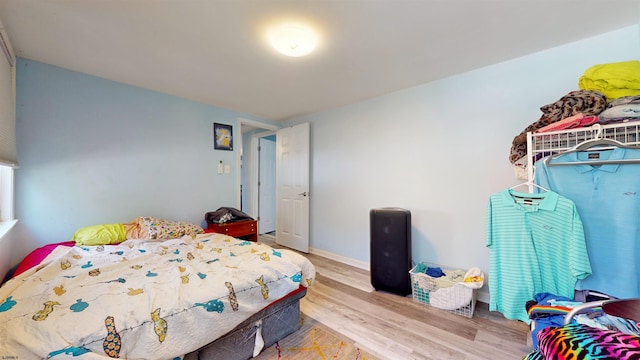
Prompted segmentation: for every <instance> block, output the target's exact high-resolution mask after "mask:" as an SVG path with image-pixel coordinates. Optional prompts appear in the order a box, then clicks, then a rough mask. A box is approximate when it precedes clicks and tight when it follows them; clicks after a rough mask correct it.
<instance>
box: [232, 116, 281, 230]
mask: <svg viewBox="0 0 640 360" xmlns="http://www.w3.org/2000/svg"><path fill="white" fill-rule="evenodd" d="M238 123H239V125H240V132H241V135H242V136H241V144H240V151H239V152H238V169H240V171H239V172H240V173H239V176H238V196H239V201H238V202H239V204H240V209H241V210H242V211H243V212H245V213H247V214H249V215H250V216H251V217H253V218H254V219H257V220H258V233H259V234H261V235H262V234H267V235H269V234H270V233H271V232H273V231H275V224H276V196H275V174H276V170H275V163H276V153H275V141H276V130H277V129H278V127H277V126H274V125H269V124H263V123H259V122H256V121H252V120H247V119H238Z"/></svg>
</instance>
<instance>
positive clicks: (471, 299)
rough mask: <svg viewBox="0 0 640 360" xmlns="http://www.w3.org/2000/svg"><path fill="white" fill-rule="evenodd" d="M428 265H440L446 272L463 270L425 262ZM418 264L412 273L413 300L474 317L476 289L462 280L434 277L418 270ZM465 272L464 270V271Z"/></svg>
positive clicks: (410, 272)
mask: <svg viewBox="0 0 640 360" xmlns="http://www.w3.org/2000/svg"><path fill="white" fill-rule="evenodd" d="M423 264H424V265H426V266H427V267H439V268H441V269H442V270H443V271H444V272H445V274H450V273H453V272H456V271H458V272H460V271H462V270H456V269H447V268H444V267H442V266H440V265H435V264H429V263H423ZM417 267H418V266H417V265H416V266H415V267H414V268H413V269H411V271H409V274H410V275H411V290H412V295H413V301H415V302H419V303H422V304H428V305H431V306H433V307H435V308H438V309H444V310H447V311H449V312H452V313H454V314H458V315H463V316H466V317H473V311H474V310H475V307H476V296H477V295H476V293H477V290H476V289H472V288H470V287H468V286H467V285H465V284H464V283H462V282H460V281H451V280H450V279H448V277H440V278H434V277H431V276H429V275H427V274H425V273H422V272H416V268H417ZM462 273H463V274H464V272H462Z"/></svg>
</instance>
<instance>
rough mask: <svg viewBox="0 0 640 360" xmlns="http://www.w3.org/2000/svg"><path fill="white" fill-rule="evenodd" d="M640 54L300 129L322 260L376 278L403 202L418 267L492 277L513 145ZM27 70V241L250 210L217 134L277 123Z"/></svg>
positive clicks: (461, 86) (551, 69) (392, 97)
mask: <svg viewBox="0 0 640 360" xmlns="http://www.w3.org/2000/svg"><path fill="white" fill-rule="evenodd" d="M467 56H473V55H472V54H467ZM638 58H640V39H639V29H638V26H633V27H629V28H626V29H622V30H620V31H616V32H612V33H608V34H603V35H600V36H597V37H594V38H590V39H586V40H583V41H580V42H577V43H573V44H568V45H565V46H562V47H558V48H554V49H549V50H547V51H543V52H540V53H536V54H532V55H529V56H526V57H522V58H518V59H513V60H511V61H507V62H503V63H500V64H496V65H493V66H489V67H485V68H481V69H478V70H475V71H471V72H468V73H465V74H460V75H458V76H453V77H450V78H447V79H443V80H440V81H436V82H433V83H429V84H424V85H421V86H417V87H414V88H410V89H406V90H403V91H399V92H395V93H392V94H388V95H385V96H381V97H378V98H375V99H370V100H367V101H363V102H359V103H355V104H351V105H348V106H344V107H341V108H337V109H332V110H329V111H324V112H320V113H316V114H311V115H308V116H303V117H300V118H297V119H293V120H291V121H289V122H287V124H286V125H292V124H296V123H302V122H310V123H311V137H312V138H311V157H312V158H311V169H312V170H311V189H310V192H311V194H312V195H311V249H312V251H314V252H317V253H320V254H325V255H330V256H333V257H335V258H338V259H340V260H347V261H351V262H352V263H354V264H355V265H360V266H362V267H366V265H367V263H368V261H369V217H368V215H369V210H370V209H372V208H376V207H384V206H398V207H404V208H407V209H409V210H411V212H412V217H413V229H412V230H413V231H412V235H413V249H414V251H413V258H414V260H416V261H432V262H437V263H441V264H445V265H449V266H454V267H460V268H468V267H471V266H479V267H481V268H482V269H483V270H484V271H485V272H486V271H487V269H488V250H487V249H486V247H485V216H486V205H487V201H488V198H489V196H490V195H491V194H493V193H494V192H497V191H501V190H503V189H504V188H506V187H509V186H513V185H515V184H518V183H520V182H521V180H517V179H516V178H515V176H514V172H513V167H512V166H511V164H510V163H509V161H508V159H507V158H508V155H509V148H510V145H511V141H512V139H513V137H514V136H515V135H517V134H518V133H519V132H520V131H522V129H524V128H525V127H526V126H527V125H529V124H530V123H532V122H534V121H536V120H537V119H538V118H539V117H540V115H541V112H540V110H539V108H540V106H542V105H545V104H548V103H552V102H555V101H556V100H558V99H559V98H560V97H562V96H563V95H565V94H566V93H567V92H569V91H572V90H576V89H577V82H578V78H579V77H580V76H581V75H582V74H583V73H584V70H586V69H587V68H588V67H590V66H592V65H595V64H601V63H608V62H615V61H624V60H630V59H638ZM17 70H18V74H17V136H18V156H19V160H20V165H21V167H20V169H18V170H17V172H16V213H17V218H18V219H20V223H19V227H20V229H21V231H22V234H21V237H22V239H21V240H22V243H23V244H24V246H26V247H33V245H34V244H43V243H49V242H55V241H62V240H66V239H68V238H69V237H70V236H71V235H72V234H73V232H74V231H75V229H77V228H78V227H82V226H86V225H91V224H96V223H108V222H126V221H130V220H132V219H133V218H134V217H136V216H140V215H151V216H160V217H166V218H170V219H174V220H187V221H191V222H200V221H201V219H202V217H203V214H204V213H205V212H206V211H209V210H214V209H216V208H218V207H220V206H229V204H234V206H235V204H236V201H237V194H236V193H235V187H236V184H237V180H236V176H235V171H236V169H235V168H234V169H232V174H231V175H217V174H216V166H217V163H218V161H219V160H223V161H224V162H225V163H228V164H231V165H232V167H235V159H236V157H235V155H236V154H235V153H234V152H224V151H214V150H213V139H212V124H213V122H220V123H226V124H232V125H236V119H237V118H238V117H243V118H248V119H252V120H261V119H255V118H252V117H251V116H249V115H246V114H239V113H236V112H233V111H229V110H224V109H220V108H216V107H212V106H208V105H204V104H201V103H196V102H192V101H188V100H184V99H180V98H176V97H173V96H169V95H165V94H160V93H156V92H152V91H148V90H144V89H139V88H135V87H131V86H127V85H122V84H118V83H114V82H110V81H106V80H103V79H99V78H96V77H91V76H87V75H83V74H79V73H76V72H71V71H67V70H63V69H60V68H56V67H53V66H49V65H45V64H42V63H38V62H34V61H28V60H24V59H20V61H19V64H18V69H17ZM328 91H330V90H328ZM236 129H237V127H235V128H234V130H236ZM234 135H235V136H236V137H237V134H234ZM487 296H488V295H487V294H486V293H485V294H483V293H482V292H481V294H480V297H481V298H484V299H483V300H486V299H487Z"/></svg>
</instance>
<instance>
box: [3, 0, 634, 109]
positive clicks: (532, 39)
mask: <svg viewBox="0 0 640 360" xmlns="http://www.w3.org/2000/svg"><path fill="white" fill-rule="evenodd" d="M291 18H295V19H302V20H305V21H308V22H309V23H310V24H312V25H313V26H315V27H316V28H317V29H318V31H320V33H321V36H322V43H321V45H320V46H319V48H318V50H317V51H316V52H315V53H313V54H312V55H310V56H308V57H304V58H286V57H284V56H282V55H279V54H277V53H275V52H274V51H273V50H272V49H270V48H269V47H268V46H267V45H266V43H265V41H264V37H263V35H262V32H263V30H264V27H265V26H267V25H268V24H269V23H272V22H274V21H276V20H283V19H291ZM0 19H1V20H2V23H3V25H4V27H5V29H6V31H7V33H8V35H9V38H10V40H11V43H12V45H13V48H14V50H15V52H16V54H17V56H21V57H24V58H27V59H32V60H37V61H41V62H45V63H48V64H52V65H56V66H60V67H63V68H67V69H71V70H75V71H79V72H83V73H87V74H91V75H95V76H99V77H103V78H106V79H111V80H114V81H118V82H122V83H127V84H131V85H135V86H139V87H143V88H148V89H152V90H157V91H161V92H164V93H168V94H173V95H177V96H181V97H184V98H188V99H193V100H197V101H201V102H204V103H207V104H211V105H215V106H219V107H223V108H227V109H232V110H236V111H239V112H243V113H247V114H252V115H255V116H259V117H263V118H267V119H272V120H286V119H290V118H292V117H296V116H300V115H304V114H308V113H313V112H317V111H322V110H326V109H329V108H333V107H337V106H342V105H346V104H349V103H353V102H356V101H359V100H364V99H367V98H371V97H375V96H378V95H382V94H386V93H389V92H393V91H397V90H400V89H404V88H408V87H412V86H416V85H419V84H424V83H428V82H431V81H434V80H437V79H441V78H445V77H448V76H451V75H455V74H458V73H462V72H465V71H469V70H473V69H476V68H480V67H483V66H487V65H491V64H495V63H498V62H502V61H505V60H509V59H513V58H515V57H519V56H523V55H527V54H530V53H534V52H537V51H541V50H544V49H547V48H551V47H555V46H559V45H562V44H566V43H569V42H573V41H577V40H581V39H585V38H588V37H591V36H594V35H598V34H601V33H605V32H608V31H613V30H617V29H620V28H623V27H626V26H630V25H637V24H638V23H640V0H415V1H408V0H315V1H305V0H288V1H284V0H283V1H280V0H0Z"/></svg>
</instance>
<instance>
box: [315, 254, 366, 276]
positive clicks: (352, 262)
mask: <svg viewBox="0 0 640 360" xmlns="http://www.w3.org/2000/svg"><path fill="white" fill-rule="evenodd" d="M309 252H310V253H311V254H314V255H318V256H322V257H325V258H327V259H331V260H335V261H337V262H341V263H343V264H347V265H351V266H353V267H357V268H359V269H363V270H367V271H369V270H370V269H371V266H370V265H369V263H368V262H366V261H361V260H356V259H352V258H348V257H346V256H342V255H338V254H334V253H331V252H328V251H324V250H320V249H315V248H310V249H309Z"/></svg>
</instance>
